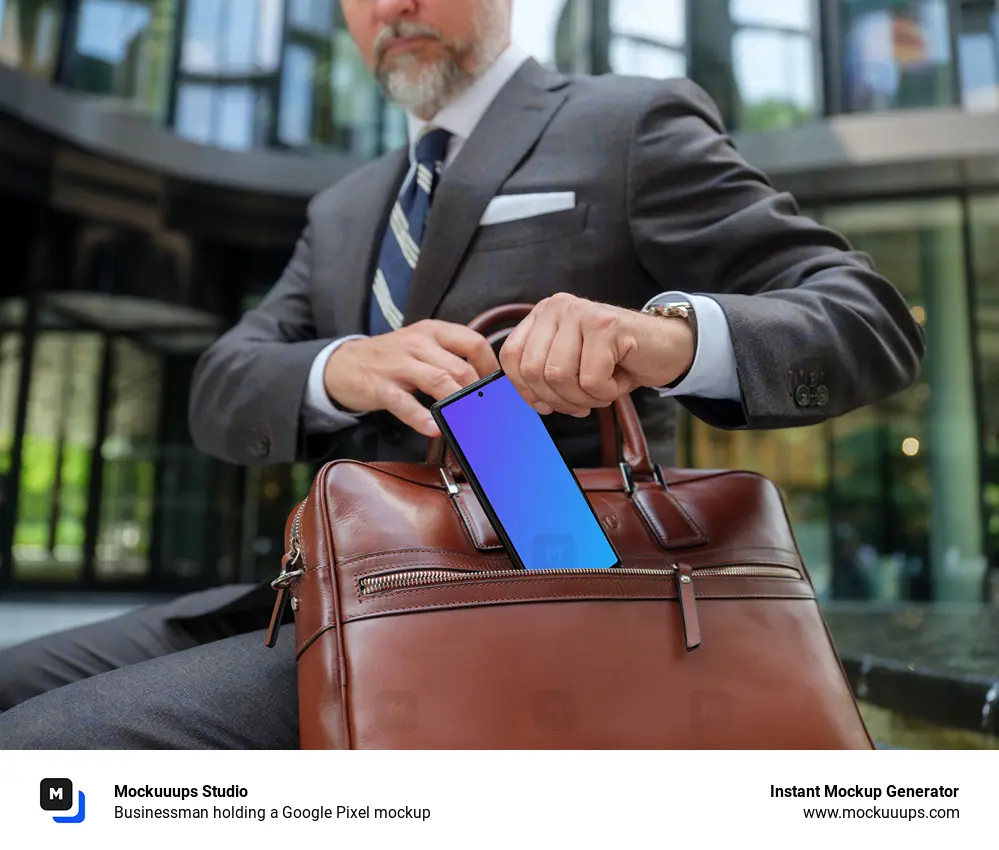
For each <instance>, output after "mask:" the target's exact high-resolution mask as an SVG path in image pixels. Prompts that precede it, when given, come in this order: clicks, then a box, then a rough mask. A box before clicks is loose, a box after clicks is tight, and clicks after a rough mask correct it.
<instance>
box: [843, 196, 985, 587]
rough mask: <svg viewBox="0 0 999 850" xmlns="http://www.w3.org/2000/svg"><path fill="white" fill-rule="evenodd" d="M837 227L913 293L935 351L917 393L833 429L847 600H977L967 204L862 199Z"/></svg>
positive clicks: (977, 493)
mask: <svg viewBox="0 0 999 850" xmlns="http://www.w3.org/2000/svg"><path fill="white" fill-rule="evenodd" d="M825 223H827V224H829V225H830V226H832V227H834V228H835V229H837V230H839V231H841V232H842V233H844V234H845V235H846V236H847V237H848V238H849V239H850V241H851V242H852V244H853V246H854V247H855V248H856V249H857V250H858V251H863V252H865V253H868V254H870V255H871V257H873V259H874V261H875V263H876V264H877V266H878V269H879V271H880V272H881V273H882V274H884V275H885V276H886V277H887V278H888V279H889V280H891V281H893V282H894V283H895V285H896V286H898V287H899V288H900V289H901V290H902V293H903V294H904V295H905V296H906V298H907V300H908V303H909V305H910V307H911V309H912V311H913V315H914V316H915V317H916V319H917V320H918V321H920V322H921V323H922V324H923V327H924V329H925V332H926V345H927V353H926V359H925V362H924V365H923V370H922V375H921V377H920V379H919V381H918V382H917V384H916V385H915V386H913V387H911V388H909V389H908V390H906V391H904V392H902V393H899V394H898V395H896V396H894V397H892V398H890V399H887V400H886V401H884V402H881V403H880V404H876V405H872V406H870V407H867V408H863V409H861V410H858V411H855V412H853V413H851V414H848V415H847V416H844V417H841V418H839V419H837V420H835V421H834V422H832V423H831V428H832V434H833V442H832V446H831V452H832V455H833V458H834V460H833V467H832V481H833V484H834V488H835V489H834V490H833V492H832V493H831V496H830V498H831V503H832V510H831V513H832V516H833V517H834V520H835V525H834V531H835V541H836V549H835V572H834V585H835V587H836V588H837V593H838V595H839V596H840V597H847V598H865V599H866V598H870V599H888V600H891V599H930V598H932V599H938V600H961V601H974V600H977V599H979V598H980V594H981V588H982V582H983V580H984V573H985V559H984V548H983V543H984V541H983V535H982V507H981V505H982V502H981V488H980V485H979V480H980V452H979V449H978V446H979V438H978V430H979V426H978V422H977V417H976V402H975V382H974V369H973V359H972V358H973V346H972V344H971V339H972V336H971V334H970V333H969V331H970V329H971V319H970V316H969V301H968V294H969V293H968V282H967V280H966V278H965V271H964V269H965V255H964V246H963V237H962V231H963V227H962V216H961V206H960V204H959V203H958V201H957V200H954V199H941V200H925V201H899V202H892V203H884V204H858V205H855V206H850V207H837V208H834V209H830V210H829V211H828V212H827V214H826V216H825Z"/></svg>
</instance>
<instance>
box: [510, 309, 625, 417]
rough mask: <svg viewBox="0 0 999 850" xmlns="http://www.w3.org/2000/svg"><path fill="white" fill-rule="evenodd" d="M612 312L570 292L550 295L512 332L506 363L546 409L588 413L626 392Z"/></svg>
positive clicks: (512, 377)
mask: <svg viewBox="0 0 999 850" xmlns="http://www.w3.org/2000/svg"><path fill="white" fill-rule="evenodd" d="M615 333H616V323H615V319H614V313H613V311H612V310H607V309H606V308H604V307H603V306H602V305H597V304H593V303H591V302H588V301H585V300H583V299H580V298H574V297H572V296H568V295H555V296H553V297H551V298H548V299H545V301H542V302H541V303H540V304H538V306H537V307H536V308H535V309H534V310H533V311H532V313H531V315H530V316H529V317H528V319H526V320H525V321H524V322H523V323H521V325H520V326H518V328H517V329H516V330H515V331H514V333H513V334H511V336H510V338H509V339H508V340H507V342H506V344H505V345H504V346H503V350H502V351H501V352H500V362H501V363H502V365H503V369H504V371H505V372H506V373H507V374H508V375H509V376H510V380H511V381H512V382H513V383H514V385H515V386H516V387H517V389H518V391H519V392H520V393H521V395H523V397H524V398H525V399H526V400H527V401H528V403H530V404H532V405H534V406H535V409H537V410H538V411H539V412H541V413H550V412H551V411H552V410H557V411H558V412H560V413H566V414H569V415H572V416H587V415H588V414H589V413H590V411H591V410H593V409H594V408H596V407H606V406H607V405H609V404H611V403H612V402H613V401H614V400H615V399H617V398H618V397H619V395H620V393H619V392H617V388H618V385H619V383H618V380H617V379H616V377H615V370H616V367H617V359H616V354H615V352H616V351H617V346H616V344H615V343H616V340H615Z"/></svg>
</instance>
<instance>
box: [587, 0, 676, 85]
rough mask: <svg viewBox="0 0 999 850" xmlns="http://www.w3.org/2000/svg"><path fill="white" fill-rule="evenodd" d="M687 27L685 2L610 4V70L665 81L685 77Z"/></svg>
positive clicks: (624, 1) (618, 0)
mask: <svg viewBox="0 0 999 850" xmlns="http://www.w3.org/2000/svg"><path fill="white" fill-rule="evenodd" d="M686 24H687V18H686V6H685V4H684V3H683V2H682V0H611V3H610V40H609V44H608V58H609V65H610V70H611V71H613V72H614V73H617V74H637V75H641V76H649V77H658V78H662V79H667V78H670V77H682V76H683V75H684V74H685V73H686V70H687V58H686V54H685V53H684V42H685V40H686V38H685V28H686ZM597 29H598V30H599V27H598V28H597Z"/></svg>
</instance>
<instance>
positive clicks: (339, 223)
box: [190, 60, 923, 466]
mask: <svg viewBox="0 0 999 850" xmlns="http://www.w3.org/2000/svg"><path fill="white" fill-rule="evenodd" d="M407 167H408V157H407V152H406V151H405V150H400V151H397V152H394V153H390V154H388V155H386V156H383V157H382V158H380V159H378V160H376V161H374V162H371V163H369V164H367V165H365V166H363V167H362V168H360V169H359V170H357V171H356V172H354V173H353V174H351V175H350V176H348V177H347V178H345V179H343V180H341V181H340V182H339V183H337V184H336V185H334V186H333V187H331V188H329V189H327V190H326V191H324V192H322V193H320V194H319V195H318V196H317V197H316V198H314V199H313V200H312V202H311V203H310V205H309V210H308V224H307V226H306V228H305V230H304V232H303V233H302V236H301V238H300V240H299V242H298V245H297V247H296V249H295V253H294V256H293V257H292V259H291V261H290V262H289V264H288V267H287V269H286V271H285V273H284V274H283V276H282V277H281V279H280V280H279V281H278V282H277V284H276V286H275V287H274V288H273V290H272V291H271V292H270V293H269V294H268V295H267V297H266V298H265V299H264V301H263V302H262V303H261V304H260V306H259V307H258V308H256V309H255V310H252V311H250V312H249V313H247V314H246V315H245V316H244V317H243V319H242V320H241V321H240V322H239V323H238V324H237V325H236V326H235V327H234V328H233V329H232V330H230V331H229V332H228V333H227V334H225V335H224V336H223V337H221V338H220V339H219V340H218V341H217V342H216V343H215V344H214V345H213V346H212V347H211V349H209V350H208V351H207V352H206V353H205V354H204V356H203V357H202V358H201V361H200V363H199V365H198V369H197V372H196V376H195V380H194V387H193V392H192V396H191V410H190V424H191V430H192V433H193V436H194V439H195V442H196V443H197V445H198V446H199V448H201V449H202V450H203V451H205V452H208V453H210V454H212V455H216V456H218V457H220V458H223V459H225V460H228V461H231V462H233V463H240V464H248V463H260V462H273V463H285V462H291V461H293V460H296V459H303V458H311V459H318V458H322V457H329V456H337V455H343V454H351V455H354V456H357V455H361V456H363V457H365V458H368V459H372V460H375V459H378V460H396V459H408V460H418V459H420V458H422V456H423V453H424V451H425V446H426V440H425V439H424V438H421V437H419V436H418V435H416V434H414V433H412V432H407V430H406V429H404V427H403V426H402V425H401V424H400V423H397V422H396V420H394V419H393V418H392V417H389V416H387V415H385V414H373V415H369V416H368V417H365V419H364V424H363V425H362V426H361V427H360V428H359V429H351V432H350V433H349V434H347V435H340V436H339V437H338V438H333V439H331V437H330V436H329V435H326V436H313V437H310V436H308V435H307V434H305V433H304V429H303V426H302V416H301V411H302V405H303V398H304V393H305V386H306V379H307V376H308V373H309V368H310V366H311V364H312V361H313V359H314V358H315V357H316V355H317V354H318V353H319V351H320V350H321V349H322V348H323V347H324V346H325V345H326V344H327V343H328V342H329V341H330V340H332V339H335V338H337V337H341V336H345V335H347V334H356V333H364V332H365V331H366V316H367V303H368V297H369V293H370V290H371V283H372V279H373V273H374V266H375V262H376V259H377V255H378V248H379V246H380V242H381V238H382V234H383V232H384V230H385V226H386V222H387V219H388V214H389V211H390V209H391V206H392V204H393V202H394V200H395V198H396V195H397V193H398V190H399V188H400V184H401V182H402V179H403V177H404V175H405V172H406V170H407ZM557 191H574V192H575V193H576V198H577V206H576V208H575V209H573V210H568V211H564V212H556V213H551V214H548V215H543V216H538V217H535V218H530V219H524V220H520V221H513V222H507V223H502V224H494V225H490V226H488V227H482V228H480V227H479V225H478V222H479V219H480V218H481V216H482V213H483V211H484V210H485V208H486V206H487V204H488V203H489V201H490V200H491V199H492V198H493V197H494V196H495V195H497V194H514V193H521V192H557ZM420 256H421V259H420V262H419V265H418V267H417V269H416V271H415V273H414V278H413V282H412V289H411V293H410V297H409V301H408V303H407V304H406V305H405V309H404V314H405V319H406V323H407V324H411V323H414V322H416V321H419V320H421V319H425V318H428V317H435V318H439V319H443V320H447V321H451V322H461V323H465V322H467V321H469V320H470V319H471V318H472V317H473V316H475V315H476V314H478V313H479V312H481V311H482V310H484V309H486V308H488V307H491V306H494V305H497V304H501V303H505V302H531V303H533V302H537V301H539V300H540V299H542V298H544V297H545V296H547V295H551V294H553V293H556V292H570V293H573V294H574V295H578V296H580V297H583V298H588V299H592V300H596V301H603V302H609V303H613V304H617V305H620V306H624V307H629V308H639V307H641V306H642V305H643V304H644V303H645V302H646V301H647V300H648V299H649V298H651V297H652V296H654V295H656V294H658V293H660V292H663V291H667V290H674V289H676V290H683V291H686V292H691V293H704V294H707V295H711V296H712V297H714V298H715V299H716V300H717V301H718V303H719V304H720V305H721V307H722V308H723V310H724V312H725V315H726V317H727V319H728V322H729V326H730V328H731V332H732V340H733V344H734V348H735V354H736V360H737V368H738V375H739V382H740V386H741V390H742V402H741V404H739V403H733V402H726V401H711V400H706V399H697V398H682V399H679V402H680V403H682V404H684V405H685V406H686V407H687V408H688V409H689V410H691V411H692V412H693V413H694V414H695V415H696V416H698V417H700V418H701V419H703V420H704V421H706V422H708V423H710V424H712V425H715V426H717V427H720V428H728V429H736V428H784V427H791V426H798V425H809V424H813V423H816V422H819V421H822V420H824V419H826V418H828V417H832V416H837V415H839V414H842V413H846V412H847V411H850V410H853V409H855V408H857V407H860V406H862V405H866V404H870V403H872V402H876V401H878V400H880V399H883V398H885V397H886V396H888V395H890V394H892V393H894V392H896V391H898V390H901V389H903V388H905V387H907V386H909V385H910V384H911V383H912V382H913V381H914V380H915V378H916V376H917V374H918V371H919V367H920V363H921V360H922V356H923V337H922V333H921V330H920V328H919V326H918V325H917V324H916V323H915V321H914V320H913V319H912V317H911V315H910V313H909V310H908V307H907V305H906V303H905V301H904V300H903V298H902V296H901V295H900V294H899V292H898V291H897V290H896V289H895V288H894V287H893V286H892V285H891V284H890V283H889V282H888V281H887V280H885V279H884V278H882V277H881V276H879V275H878V274H877V273H876V272H875V271H874V269H873V266H872V264H871V262H870V260H869V259H868V258H867V257H866V256H864V255H862V254H859V253H855V252H853V251H852V250H851V248H850V246H849V245H848V244H847V243H846V241H845V240H844V239H843V238H842V237H841V236H839V235H838V234H836V233H834V232H832V231H830V230H829V229H827V228H825V227H822V226H820V225H818V224H817V223H815V222H814V221H811V220H810V219H807V218H804V217H802V216H800V215H799V214H798V210H797V207H796V205H795V202H794V200H793V199H792V198H791V197H790V196H788V195H786V194H779V193H777V192H776V191H775V190H774V189H773V188H772V186H771V185H770V183H769V182H768V181H767V178H766V177H765V176H764V175H763V174H761V173H760V172H758V171H756V170H755V169H753V168H752V167H750V166H749V165H748V164H747V163H746V162H745V161H744V160H743V159H742V158H741V157H740V156H739V154H738V153H737V152H736V150H735V149H734V147H733V145H732V144H731V142H730V140H729V139H728V138H727V136H726V135H725V132H724V129H723V127H722V125H721V120H720V118H719V115H718V113H717V110H716V108H715V106H714V104H713V103H712V102H711V100H710V98H709V97H708V96H707V95H706V94H705V93H704V92H703V91H702V90H701V89H700V88H698V87H697V86H696V85H695V84H693V83H691V82H689V81H687V80H672V81H668V82H664V81H655V80H647V79H636V78H624V77H617V76H601V77H583V78H578V79H569V78H566V77H563V76H561V75H558V74H555V73H553V72H549V71H547V70H545V69H543V68H542V67H541V66H540V65H538V64H537V63H536V62H534V61H533V60H529V61H528V62H527V63H526V64H525V65H524V66H522V67H521V69H520V70H519V71H518V72H517V74H516V75H515V76H514V77H513V78H512V79H511V80H510V82H509V83H508V84H507V85H506V87H505V88H504V89H503V90H502V91H501V93H500V94H499V96H498V97H497V99H496V100H495V101H494V103H493V104H492V106H491V107H490V108H489V110H488V112H487V113H486V115H485V117H484V118H483V120H482V121H481V123H480V124H479V125H478V127H477V128H476V130H475V131H474V133H473V134H472V136H471V137H470V138H469V139H468V140H467V141H466V142H465V144H464V146H463V148H462V150H461V152H460V153H459V154H458V156H457V158H456V159H455V161H454V162H453V163H452V164H451V165H450V166H449V167H448V169H447V170H446V171H445V172H444V175H443V177H442V180H441V183H440V184H439V186H438V188H437V190H436V192H435V196H434V201H433V208H432V211H431V215H430V219H429V222H428V227H427V232H426V234H425V236H424V240H423V244H422V246H421V255H420ZM708 344H710V341H708ZM635 401H636V405H637V407H638V408H639V412H640V414H641V416H642V420H643V424H644V427H645V430H646V434H647V436H648V438H649V443H650V448H651V450H652V453H653V455H654V458H655V459H656V460H657V461H659V462H662V463H667V464H668V463H670V462H672V459H673V454H674V433H675V422H676V401H674V400H672V399H663V398H660V397H659V395H658V394H657V393H656V392H655V391H652V390H648V391H639V392H637V393H636V394H635ZM547 421H548V426H549V428H550V430H551V431H552V433H553V434H554V435H555V437H556V439H557V440H558V441H559V442H560V444H561V446H562V448H563V450H564V451H565V452H566V454H567V455H568V456H569V459H570V461H571V462H572V463H573V464H575V465H578V466H583V465H589V464H591V463H594V462H595V461H596V457H597V455H596V446H597V425H596V417H590V418H589V419H587V420H576V419H572V418H571V417H563V416H558V415H555V416H552V417H548V418H547ZM345 436H346V437H349V439H350V441H351V442H350V443H349V444H347V443H344V442H341V443H340V444H339V445H337V440H338V439H342V438H343V437H345Z"/></svg>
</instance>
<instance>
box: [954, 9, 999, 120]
mask: <svg viewBox="0 0 999 850" xmlns="http://www.w3.org/2000/svg"><path fill="white" fill-rule="evenodd" d="M958 64H959V66H960V69H961V101H962V104H963V105H964V106H965V107H966V108H968V109H974V110H980V109H986V110H995V109H999V5H996V3H995V2H993V0H975V2H970V3H964V4H962V8H961V28H960V32H959V33H958Z"/></svg>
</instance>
